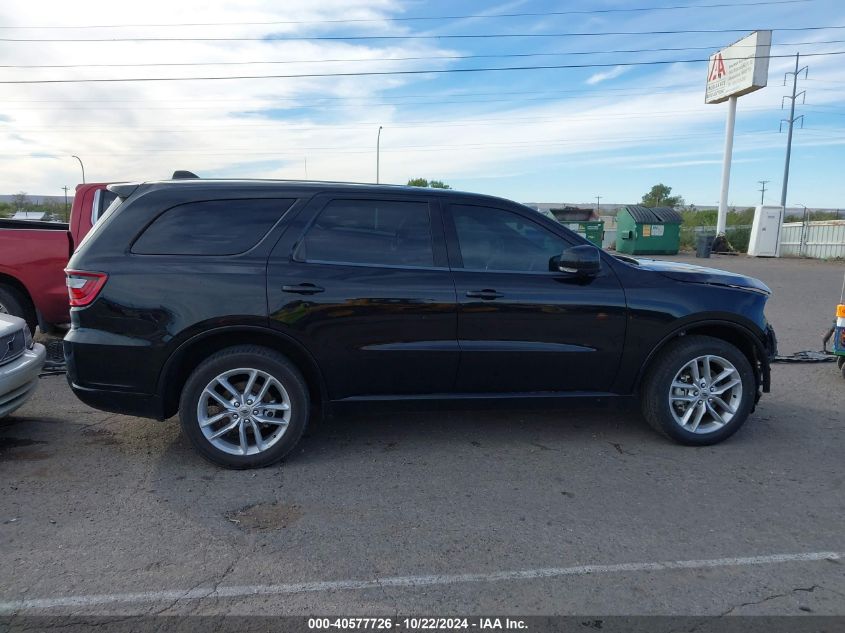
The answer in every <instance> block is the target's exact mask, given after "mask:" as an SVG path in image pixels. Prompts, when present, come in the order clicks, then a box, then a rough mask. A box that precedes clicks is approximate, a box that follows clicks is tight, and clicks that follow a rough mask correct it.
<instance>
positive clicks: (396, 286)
mask: <svg viewBox="0 0 845 633" xmlns="http://www.w3.org/2000/svg"><path fill="white" fill-rule="evenodd" d="M296 223H297V226H296V227H291V230H289V231H288V232H287V233H286V234H285V236H283V237H282V239H281V240H280V242H279V244H277V245H276V248H275V249H274V251H273V254H272V256H271V258H270V262H269V267H268V275H267V284H268V285H267V297H268V303H269V314H270V323H271V325H272V326H273V327H275V328H277V329H278V330H280V331H284V332H286V333H288V334H290V335H292V336H294V337H295V338H296V339H297V340H299V341H300V342H301V343H302V344H303V345H305V347H306V348H307V349H308V351H309V352H310V353H311V354H312V355H313V356H314V358H315V359H316V361H317V364H318V365H319V367H320V370H321V372H322V373H323V376H324V378H325V381H326V384H327V387H328V390H329V397H330V398H331V399H333V400H341V399H348V398H365V397H372V396H396V395H407V394H428V393H443V392H448V391H450V390H451V389H452V387H453V386H454V381H455V376H456V373H457V365H458V347H457V334H456V328H457V304H456V297H455V286H454V283H453V281H452V278H451V275H450V273H449V268H448V263H447V258H446V247H445V241H444V236H443V224H442V221H441V219H440V210H439V207H438V206H437V205H436V204H432V203H431V201H430V200H429V198H428V197H427V196H402V195H399V196H397V195H381V194H369V195H367V194H349V195H344V194H335V195H332V194H323V195H320V196H317V197H316V198H315V199H314V200H312V201H311V203H310V204H309V205H308V206H307V207H306V209H305V210H304V212H303V214H300V216H298V217H297V220H296ZM297 227H298V228H299V230H296V229H297Z"/></svg>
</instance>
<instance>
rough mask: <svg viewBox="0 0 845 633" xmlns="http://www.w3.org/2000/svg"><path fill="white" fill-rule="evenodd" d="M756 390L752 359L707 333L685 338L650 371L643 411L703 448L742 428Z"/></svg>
mask: <svg viewBox="0 0 845 633" xmlns="http://www.w3.org/2000/svg"><path fill="white" fill-rule="evenodd" d="M756 393H757V381H756V380H755V378H754V371H753V369H752V368H751V363H749V362H748V359H747V358H746V357H745V354H743V353H742V352H741V351H740V350H739V349H737V348H736V347H735V346H733V345H731V344H730V343H728V342H726V341H723V340H721V339H717V338H713V337H710V336H695V335H693V336H684V337H681V338H679V339H677V340H675V341H673V342H672V343H670V344H669V346H668V347H667V348H666V349H665V350H664V351H663V352H661V354H660V356H659V357H658V358H657V359H656V361H655V363H654V366H653V367H651V369H650V370H649V372H648V374H647V376H646V379H645V381H644V384H643V392H642V396H643V398H642V410H643V415H644V416H645V419H646V420H647V421H648V423H649V424H650V425H651V426H652V427H653V428H655V429H656V430H657V431H659V432H661V433H663V434H664V435H667V436H669V437H670V438H672V439H673V440H676V441H677V442H680V443H682V444H689V445H692V446H704V445H708V444H716V443H717V442H721V441H722V440H724V439H726V438H728V437H730V436H731V435H733V434H734V433H735V432H736V431H737V430H738V429H739V427H740V426H742V424H743V423H744V422H745V420H746V418H748V415H749V414H750V413H751V408H752V407H753V405H754V400H755V397H756Z"/></svg>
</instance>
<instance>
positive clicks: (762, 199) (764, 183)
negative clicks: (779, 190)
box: [757, 180, 771, 207]
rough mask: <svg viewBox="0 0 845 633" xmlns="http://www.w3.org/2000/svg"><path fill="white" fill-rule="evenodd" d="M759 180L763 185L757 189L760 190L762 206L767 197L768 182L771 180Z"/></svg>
mask: <svg viewBox="0 0 845 633" xmlns="http://www.w3.org/2000/svg"><path fill="white" fill-rule="evenodd" d="M757 182H759V183H760V184H761V185H763V186H762V187H761V188H760V189H758V190H757V191H759V192H760V206H761V207H762V206H763V205H764V204H765V202H764V200H765V198H766V184H767V183H770V182H771V180H758V181H757Z"/></svg>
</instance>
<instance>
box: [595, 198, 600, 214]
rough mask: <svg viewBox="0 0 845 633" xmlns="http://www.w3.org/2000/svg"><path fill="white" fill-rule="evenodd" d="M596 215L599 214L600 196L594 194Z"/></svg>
mask: <svg viewBox="0 0 845 633" xmlns="http://www.w3.org/2000/svg"><path fill="white" fill-rule="evenodd" d="M596 215H601V196H596Z"/></svg>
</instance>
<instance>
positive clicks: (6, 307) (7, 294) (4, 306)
mask: <svg viewBox="0 0 845 633" xmlns="http://www.w3.org/2000/svg"><path fill="white" fill-rule="evenodd" d="M3 312H6V313H8V314H11V315H13V316H16V317H20V318H22V319H23V320H24V321H26V324H27V325H28V326H29V331H30V332H32V333H33V334H35V326H36V325H38V322H37V321H36V318H35V311H34V310H33V309H32V306H31V305H30V303H29V301H28V300H27V298H26V297H24V296H22V295H21V292H20V291H19V290H18V289H17V288H15V287H14V286H10V285H8V284H0V313H3Z"/></svg>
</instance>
